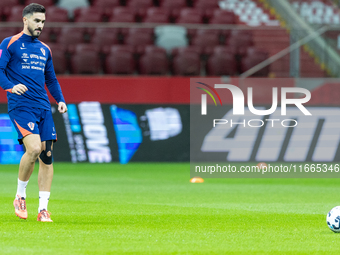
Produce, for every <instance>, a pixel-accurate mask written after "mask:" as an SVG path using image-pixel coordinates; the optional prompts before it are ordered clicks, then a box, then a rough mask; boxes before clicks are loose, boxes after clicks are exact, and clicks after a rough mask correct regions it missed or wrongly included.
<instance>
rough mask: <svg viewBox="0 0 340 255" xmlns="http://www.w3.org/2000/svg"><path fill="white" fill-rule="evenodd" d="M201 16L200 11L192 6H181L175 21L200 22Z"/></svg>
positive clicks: (201, 20)
mask: <svg viewBox="0 0 340 255" xmlns="http://www.w3.org/2000/svg"><path fill="white" fill-rule="evenodd" d="M202 22H203V16H202V13H201V11H199V10H197V9H193V8H183V9H182V10H181V11H180V13H179V17H178V19H177V21H176V23H189V24H192V23H194V24H195V23H202Z"/></svg>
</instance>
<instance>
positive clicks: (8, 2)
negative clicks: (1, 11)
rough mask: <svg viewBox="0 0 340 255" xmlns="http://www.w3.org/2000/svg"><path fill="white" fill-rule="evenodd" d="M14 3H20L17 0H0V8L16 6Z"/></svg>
mask: <svg viewBox="0 0 340 255" xmlns="http://www.w3.org/2000/svg"><path fill="white" fill-rule="evenodd" d="M16 5H20V1H19V0H1V1H0V8H4V7H13V6H16Z"/></svg>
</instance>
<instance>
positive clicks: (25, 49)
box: [0, 32, 65, 111]
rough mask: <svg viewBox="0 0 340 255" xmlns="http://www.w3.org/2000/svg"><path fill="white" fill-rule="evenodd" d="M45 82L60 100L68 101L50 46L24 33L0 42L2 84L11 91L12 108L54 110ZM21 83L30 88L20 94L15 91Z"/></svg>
mask: <svg viewBox="0 0 340 255" xmlns="http://www.w3.org/2000/svg"><path fill="white" fill-rule="evenodd" d="M45 83H46V86H47V88H48V90H49V91H50V93H51V95H52V96H53V97H54V99H55V100H56V101H57V103H59V102H65V99H64V97H63V94H62V92H61V88H60V85H59V82H58V80H57V78H56V75H55V72H54V67H53V62H52V52H51V50H50V48H49V47H48V46H47V45H46V44H44V43H43V42H40V41H39V40H38V39H37V38H33V37H32V36H29V35H26V34H24V32H21V33H19V34H17V35H14V36H12V37H8V38H6V39H4V40H3V41H2V43H1V45H0V86H1V87H2V88H3V89H4V90H6V91H7V92H8V93H7V99H8V111H11V110H12V109H14V108H16V107H19V106H26V107H27V106H29V107H36V108H42V109H46V110H49V109H51V104H50V101H49V99H48V96H47V92H46V90H45ZM17 84H24V85H25V86H26V87H27V89H28V90H27V91H26V92H25V93H24V94H22V95H20V96H19V95H16V94H12V93H11V91H12V88H13V87H14V86H15V85H17Z"/></svg>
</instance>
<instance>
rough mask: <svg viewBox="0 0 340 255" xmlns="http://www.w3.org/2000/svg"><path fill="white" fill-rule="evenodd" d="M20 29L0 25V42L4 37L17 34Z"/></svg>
mask: <svg viewBox="0 0 340 255" xmlns="http://www.w3.org/2000/svg"><path fill="white" fill-rule="evenodd" d="M21 30H22V29H21V28H18V27H0V42H2V41H3V40H4V39H5V38H7V37H10V36H13V35H16V34H18V33H19V32H20V31H21Z"/></svg>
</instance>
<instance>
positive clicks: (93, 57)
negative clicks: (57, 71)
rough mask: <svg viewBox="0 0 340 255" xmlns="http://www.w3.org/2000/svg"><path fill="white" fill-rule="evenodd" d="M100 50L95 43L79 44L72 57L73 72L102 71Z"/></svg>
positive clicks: (95, 72)
mask: <svg viewBox="0 0 340 255" xmlns="http://www.w3.org/2000/svg"><path fill="white" fill-rule="evenodd" d="M98 52H99V50H98V47H97V46H96V45H93V44H78V45H77V46H76V47H75V52H74V54H73V56H72V58H71V73H73V74H98V73H99V71H100V59H99V54H98Z"/></svg>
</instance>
